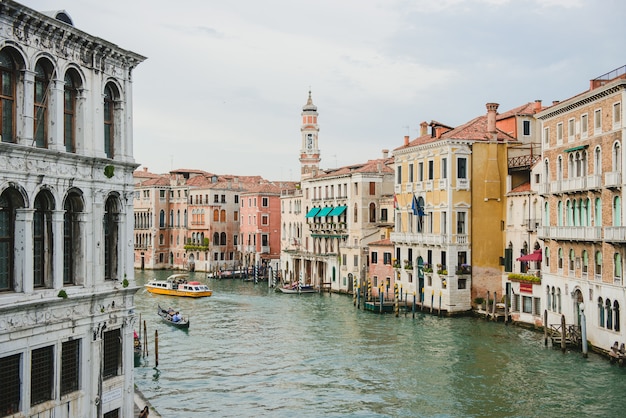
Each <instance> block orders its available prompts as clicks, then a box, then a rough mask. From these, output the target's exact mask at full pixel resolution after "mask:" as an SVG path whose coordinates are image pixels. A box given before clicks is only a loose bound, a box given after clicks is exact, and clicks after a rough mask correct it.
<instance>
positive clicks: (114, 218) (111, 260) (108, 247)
mask: <svg viewBox="0 0 626 418" xmlns="http://www.w3.org/2000/svg"><path fill="white" fill-rule="evenodd" d="M119 213H120V209H119V205H118V201H117V199H116V198H115V197H114V196H109V197H108V198H107V200H106V204H105V211H104V279H105V280H116V279H118V276H117V274H118V272H117V258H118V248H119V247H118V239H119V231H118V218H119Z"/></svg>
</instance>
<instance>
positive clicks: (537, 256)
mask: <svg viewBox="0 0 626 418" xmlns="http://www.w3.org/2000/svg"><path fill="white" fill-rule="evenodd" d="M541 259H542V257H541V250H535V251H533V252H532V253H530V254H526V255H523V256H521V257H517V261H541Z"/></svg>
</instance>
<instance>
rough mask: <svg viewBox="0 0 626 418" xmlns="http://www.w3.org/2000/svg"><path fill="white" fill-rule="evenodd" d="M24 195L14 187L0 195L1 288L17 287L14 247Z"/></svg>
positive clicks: (11, 288)
mask: <svg viewBox="0 0 626 418" xmlns="http://www.w3.org/2000/svg"><path fill="white" fill-rule="evenodd" d="M23 202H24V201H23V199H22V196H21V195H20V193H19V192H18V191H17V190H16V189H14V188H8V189H6V190H5V191H4V192H2V194H1V195H0V290H13V289H14V288H15V281H14V279H15V271H14V267H15V266H14V264H13V263H14V261H15V260H14V248H15V218H16V210H17V209H18V208H20V207H24V203H23Z"/></svg>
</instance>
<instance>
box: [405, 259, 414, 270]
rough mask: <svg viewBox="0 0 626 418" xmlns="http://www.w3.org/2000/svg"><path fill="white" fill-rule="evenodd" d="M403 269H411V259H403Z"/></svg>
mask: <svg viewBox="0 0 626 418" xmlns="http://www.w3.org/2000/svg"><path fill="white" fill-rule="evenodd" d="M404 269H405V270H412V269H413V263H411V260H404Z"/></svg>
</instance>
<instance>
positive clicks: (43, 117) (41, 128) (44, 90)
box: [33, 60, 51, 148]
mask: <svg viewBox="0 0 626 418" xmlns="http://www.w3.org/2000/svg"><path fill="white" fill-rule="evenodd" d="M50 73H51V70H50V64H49V63H48V62H47V61H44V60H40V61H38V62H37V64H36V65H35V92H34V93H35V97H34V106H35V109H34V119H33V124H34V125H33V139H34V140H35V144H36V145H37V147H38V148H47V146H48V141H47V135H46V133H47V130H48V126H47V124H48V103H49V98H48V96H49V86H50Z"/></svg>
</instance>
